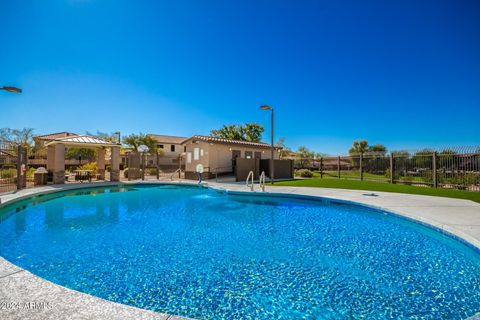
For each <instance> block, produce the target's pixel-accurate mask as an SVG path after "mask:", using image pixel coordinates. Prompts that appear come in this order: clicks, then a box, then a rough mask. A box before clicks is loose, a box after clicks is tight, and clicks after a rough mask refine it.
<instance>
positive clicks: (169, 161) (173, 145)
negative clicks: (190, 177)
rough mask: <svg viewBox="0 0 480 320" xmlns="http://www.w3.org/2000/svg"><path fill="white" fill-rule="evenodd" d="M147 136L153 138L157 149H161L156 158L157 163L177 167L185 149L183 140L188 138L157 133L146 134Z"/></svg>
mask: <svg viewBox="0 0 480 320" xmlns="http://www.w3.org/2000/svg"><path fill="white" fill-rule="evenodd" d="M148 136H150V137H152V138H153V139H155V141H156V142H157V148H158V150H161V151H162V156H161V157H159V159H158V161H159V165H161V166H165V167H166V166H172V167H178V165H179V163H178V162H179V159H181V156H182V153H183V152H184V151H185V150H184V149H185V148H184V146H183V142H184V141H185V140H187V139H188V138H187V137H178V136H167V135H159V134H148ZM150 160H152V159H150Z"/></svg>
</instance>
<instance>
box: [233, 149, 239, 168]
mask: <svg viewBox="0 0 480 320" xmlns="http://www.w3.org/2000/svg"><path fill="white" fill-rule="evenodd" d="M240 155H241V152H240V150H232V170H233V172H235V168H236V166H237V158H240Z"/></svg>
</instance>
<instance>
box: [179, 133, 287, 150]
mask: <svg viewBox="0 0 480 320" xmlns="http://www.w3.org/2000/svg"><path fill="white" fill-rule="evenodd" d="M190 139H192V140H200V141H205V142H211V143H214V142H216V143H225V144H239V145H245V146H252V147H261V148H270V145H269V144H267V143H265V142H250V141H241V140H230V139H223V138H216V137H212V136H202V135H194V136H192V137H191V138H189V139H188V140H190ZM277 149H278V148H277Z"/></svg>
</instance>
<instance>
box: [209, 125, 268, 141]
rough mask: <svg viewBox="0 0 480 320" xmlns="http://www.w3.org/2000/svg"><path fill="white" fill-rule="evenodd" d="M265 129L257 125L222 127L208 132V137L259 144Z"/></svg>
mask: <svg viewBox="0 0 480 320" xmlns="http://www.w3.org/2000/svg"><path fill="white" fill-rule="evenodd" d="M264 130H265V129H264V128H263V126H262V125H259V124H257V123H246V124H245V125H235V124H231V125H223V127H221V128H220V129H217V130H212V131H210V135H211V136H213V137H216V138H222V139H229V140H240V141H250V142H259V141H261V139H262V133H263V131H264Z"/></svg>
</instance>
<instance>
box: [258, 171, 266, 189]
mask: <svg viewBox="0 0 480 320" xmlns="http://www.w3.org/2000/svg"><path fill="white" fill-rule="evenodd" d="M258 184H259V185H260V189H262V191H263V192H265V171H262V174H260V178H259V181H258Z"/></svg>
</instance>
